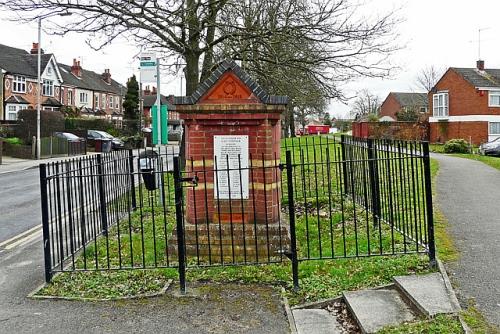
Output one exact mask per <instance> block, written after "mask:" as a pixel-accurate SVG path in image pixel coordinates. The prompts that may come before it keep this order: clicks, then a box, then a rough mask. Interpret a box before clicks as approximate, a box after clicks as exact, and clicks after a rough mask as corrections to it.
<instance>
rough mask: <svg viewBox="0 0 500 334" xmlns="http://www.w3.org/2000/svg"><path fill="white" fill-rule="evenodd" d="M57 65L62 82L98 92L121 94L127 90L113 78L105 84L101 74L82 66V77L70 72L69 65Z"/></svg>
mask: <svg viewBox="0 0 500 334" xmlns="http://www.w3.org/2000/svg"><path fill="white" fill-rule="evenodd" d="M57 65H58V66H59V68H60V69H61V76H62V78H63V84H67V85H71V86H75V87H78V88H83V89H89V90H95V91H100V92H111V93H115V94H119V95H123V94H125V92H126V91H127V89H126V88H125V87H124V86H123V85H121V84H120V83H118V82H117V81H115V80H113V79H111V84H107V83H106V82H105V81H104V80H103V79H102V77H101V74H98V73H96V72H92V71H89V70H86V69H83V68H82V77H81V78H78V77H77V76H75V75H74V74H73V73H71V66H69V65H66V64H61V63H58V64H57Z"/></svg>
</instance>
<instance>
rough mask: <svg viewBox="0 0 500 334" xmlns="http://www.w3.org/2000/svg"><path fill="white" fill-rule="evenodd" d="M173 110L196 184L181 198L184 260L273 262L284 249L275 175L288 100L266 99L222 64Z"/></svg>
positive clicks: (234, 67)
mask: <svg viewBox="0 0 500 334" xmlns="http://www.w3.org/2000/svg"><path fill="white" fill-rule="evenodd" d="M210 82H211V83H212V84H209V83H210ZM176 102H177V103H176V111H177V112H178V113H179V116H180V118H181V119H183V120H184V124H185V131H186V136H185V138H186V150H185V152H186V153H185V154H186V156H185V158H186V174H188V175H190V176H197V177H198V180H199V181H198V185H197V186H196V187H194V188H192V189H188V190H187V191H186V195H185V199H186V210H185V222H186V244H187V251H188V255H189V253H190V252H191V254H192V255H199V256H205V255H207V254H208V253H210V254H211V255H215V256H216V257H217V256H219V255H221V253H222V255H223V256H222V257H223V258H226V257H232V258H233V260H235V256H236V257H241V256H242V254H244V255H245V257H246V256H247V255H248V256H254V257H255V258H258V257H259V255H260V256H261V258H262V257H266V258H268V259H269V258H270V257H274V256H277V255H278V254H279V252H280V251H283V250H284V249H283V248H284V247H287V245H288V234H287V229H286V227H285V225H286V224H284V223H283V220H282V219H281V212H280V211H281V209H280V200H281V170H280V168H279V165H280V153H281V152H280V138H281V125H280V119H281V114H282V112H283V111H284V110H285V108H286V98H285V97H277V96H269V95H267V94H266V93H264V91H263V90H262V89H261V88H260V87H258V85H257V84H256V83H254V82H253V81H252V80H251V79H250V78H249V77H248V76H247V75H246V74H244V73H243V72H242V71H241V69H240V68H239V67H238V66H237V65H236V64H234V62H225V63H223V65H222V66H221V68H219V69H218V70H217V71H215V73H214V74H213V75H212V77H211V78H209V79H208V80H207V82H205V83H203V84H201V85H200V87H199V88H198V90H197V91H196V92H195V93H194V94H193V96H191V97H189V98H186V97H182V98H176ZM238 157H239V159H238ZM228 163H229V167H228ZM209 239H210V240H209ZM193 253H196V254H193ZM255 258H254V259H253V260H254V261H255Z"/></svg>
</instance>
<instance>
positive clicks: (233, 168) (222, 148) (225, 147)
mask: <svg viewBox="0 0 500 334" xmlns="http://www.w3.org/2000/svg"><path fill="white" fill-rule="evenodd" d="M228 163H229V164H228ZM214 166H215V169H216V172H215V180H214V196H215V198H219V199H248V136H247V135H239V136H214ZM240 167H241V169H240Z"/></svg>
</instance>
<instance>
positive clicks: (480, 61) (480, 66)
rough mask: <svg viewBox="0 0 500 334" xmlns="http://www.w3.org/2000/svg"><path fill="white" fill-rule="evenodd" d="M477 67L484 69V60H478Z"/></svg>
mask: <svg viewBox="0 0 500 334" xmlns="http://www.w3.org/2000/svg"><path fill="white" fill-rule="evenodd" d="M476 67H477V69H478V70H480V71H484V60H478V61H477V62H476Z"/></svg>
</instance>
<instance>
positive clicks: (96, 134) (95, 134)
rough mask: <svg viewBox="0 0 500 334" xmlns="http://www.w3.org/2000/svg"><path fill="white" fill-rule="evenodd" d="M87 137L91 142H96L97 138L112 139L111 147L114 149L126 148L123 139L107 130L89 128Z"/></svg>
mask: <svg viewBox="0 0 500 334" xmlns="http://www.w3.org/2000/svg"><path fill="white" fill-rule="evenodd" d="M87 139H88V141H89V143H91V144H94V143H95V140H96V139H108V140H111V148H112V149H113V150H120V149H123V148H124V143H123V141H122V140H121V139H119V138H116V137H113V136H112V135H110V134H109V133H107V132H105V131H99V130H88V131H87Z"/></svg>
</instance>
